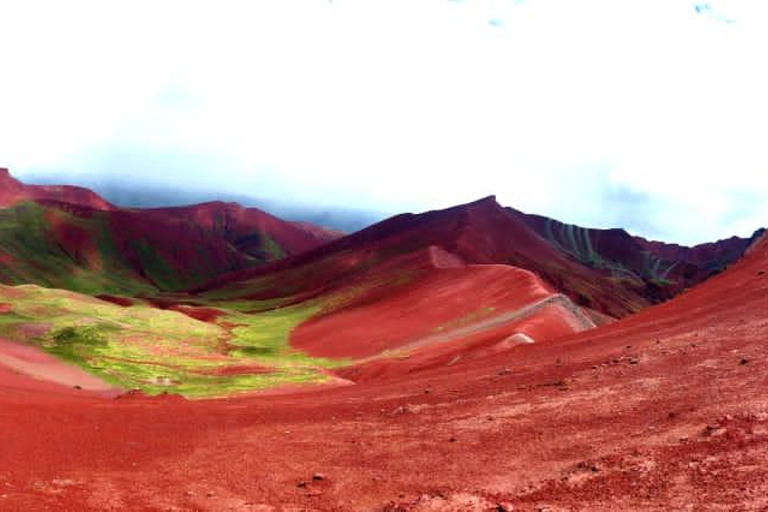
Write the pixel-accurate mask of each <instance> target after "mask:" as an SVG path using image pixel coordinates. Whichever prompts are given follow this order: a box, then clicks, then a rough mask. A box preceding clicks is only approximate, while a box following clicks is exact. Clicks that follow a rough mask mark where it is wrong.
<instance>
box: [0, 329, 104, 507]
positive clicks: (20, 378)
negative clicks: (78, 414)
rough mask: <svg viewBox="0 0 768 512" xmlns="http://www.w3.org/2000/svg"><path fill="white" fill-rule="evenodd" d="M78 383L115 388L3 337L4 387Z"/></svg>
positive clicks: (0, 384)
mask: <svg viewBox="0 0 768 512" xmlns="http://www.w3.org/2000/svg"><path fill="white" fill-rule="evenodd" d="M74 386H79V387H80V388H82V389H83V390H88V391H97V392H100V393H107V394H109V393H113V392H115V389H114V388H113V387H111V386H109V385H107V384H105V383H104V382H102V381H101V380H99V379H97V378H96V377H94V376H93V375H90V374H88V373H86V372H84V371H83V370H81V369H80V368H78V367H76V366H72V365H68V364H65V363H63V362H61V361H59V360H58V359H56V358H55V357H52V356H50V355H48V354H46V353H44V352H42V351H40V350H39V349H37V348H35V347H31V346H28V345H21V344H18V343H12V342H10V341H6V340H3V339H0V388H5V387H9V388H21V389H27V388H28V387H29V389H31V390H37V391H51V392H55V393H56V394H61V393H62V392H63V391H62V390H61V389H59V388H60V387H64V388H70V389H71V388H73V387H74ZM65 394H66V393H65ZM0 506H2V503H0Z"/></svg>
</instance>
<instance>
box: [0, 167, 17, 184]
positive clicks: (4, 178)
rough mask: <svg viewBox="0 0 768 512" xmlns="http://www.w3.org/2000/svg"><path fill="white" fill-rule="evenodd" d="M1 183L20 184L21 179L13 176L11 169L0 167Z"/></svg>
mask: <svg viewBox="0 0 768 512" xmlns="http://www.w3.org/2000/svg"><path fill="white" fill-rule="evenodd" d="M0 183H2V184H4V185H5V184H8V183H13V184H16V185H18V184H19V180H17V179H16V178H14V177H13V176H11V171H9V170H8V169H6V168H5V167H0Z"/></svg>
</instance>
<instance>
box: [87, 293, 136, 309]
mask: <svg viewBox="0 0 768 512" xmlns="http://www.w3.org/2000/svg"><path fill="white" fill-rule="evenodd" d="M96 298H97V299H99V300H103V301H104V302H109V303H110V304H114V305H116V306H120V307H123V308H128V307H131V306H133V304H134V302H133V299H129V298H128V297H118V296H116V295H105V294H102V295H97V296H96Z"/></svg>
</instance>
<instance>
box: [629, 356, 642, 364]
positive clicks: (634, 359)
mask: <svg viewBox="0 0 768 512" xmlns="http://www.w3.org/2000/svg"><path fill="white" fill-rule="evenodd" d="M629 364H640V359H638V358H636V357H630V358H629Z"/></svg>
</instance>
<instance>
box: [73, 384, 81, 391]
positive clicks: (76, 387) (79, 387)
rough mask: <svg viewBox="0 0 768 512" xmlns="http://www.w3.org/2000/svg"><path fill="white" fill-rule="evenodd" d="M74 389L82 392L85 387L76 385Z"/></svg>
mask: <svg viewBox="0 0 768 512" xmlns="http://www.w3.org/2000/svg"><path fill="white" fill-rule="evenodd" d="M72 389H77V390H81V389H83V387H82V386H80V385H79V384H75V385H74V386H72Z"/></svg>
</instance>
